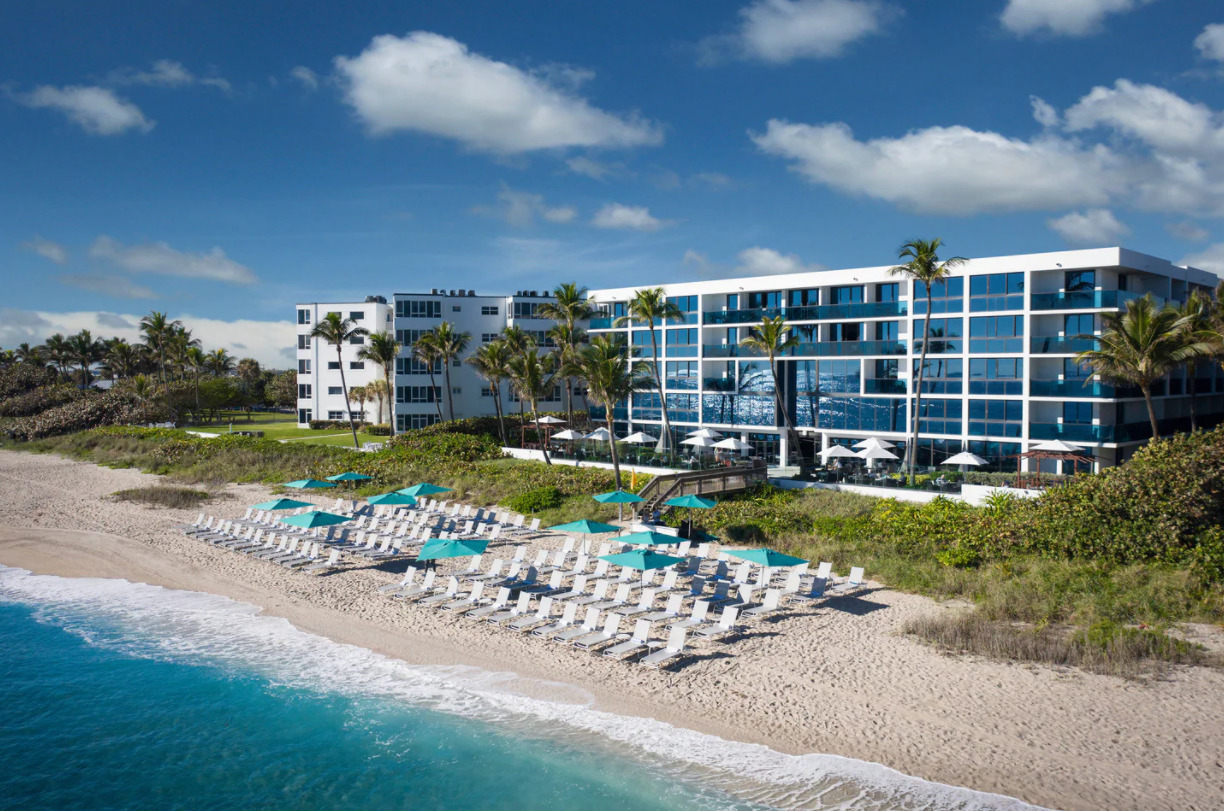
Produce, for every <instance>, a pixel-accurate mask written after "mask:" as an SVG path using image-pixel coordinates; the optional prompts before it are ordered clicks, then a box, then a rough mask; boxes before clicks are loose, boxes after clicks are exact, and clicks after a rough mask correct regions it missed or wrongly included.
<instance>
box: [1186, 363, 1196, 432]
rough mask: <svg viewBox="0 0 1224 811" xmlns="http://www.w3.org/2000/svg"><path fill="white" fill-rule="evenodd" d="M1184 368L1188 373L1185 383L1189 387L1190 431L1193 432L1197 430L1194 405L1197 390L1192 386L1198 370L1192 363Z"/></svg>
mask: <svg viewBox="0 0 1224 811" xmlns="http://www.w3.org/2000/svg"><path fill="white" fill-rule="evenodd" d="M1186 370H1187V371H1188V372H1189V373H1190V376H1189V379H1188V380H1187V381H1186V385H1187V386H1188V387H1189V389H1190V432H1191V433H1193V432H1195V431H1197V430H1198V409H1197V408H1195V407H1194V406H1195V402H1194V401H1195V400H1197V399H1198V392H1197V391H1196V390H1195V386H1194V376H1195V374H1196V373H1197V372H1198V370H1197V369H1196V368H1195V364H1193V363H1191V364H1189V365H1188V366H1187V367H1186Z"/></svg>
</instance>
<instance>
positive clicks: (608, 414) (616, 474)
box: [604, 407, 621, 490]
mask: <svg viewBox="0 0 1224 811" xmlns="http://www.w3.org/2000/svg"><path fill="white" fill-rule="evenodd" d="M604 422H605V423H607V425H608V447H609V448H610V449H611V451H612V478H613V479H615V481H616V489H617V490H619V489H621V474H620V457H619V456H617V454H616V432H615V431H613V430H612V408H611V407H609V408H608V409H607V411H605V412H604Z"/></svg>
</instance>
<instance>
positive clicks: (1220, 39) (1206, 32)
mask: <svg viewBox="0 0 1224 811" xmlns="http://www.w3.org/2000/svg"><path fill="white" fill-rule="evenodd" d="M1194 47H1195V48H1198V51H1199V53H1200V54H1202V55H1203V58H1204V59H1213V60H1215V61H1216V62H1224V23H1212V24H1211V25H1209V26H1207V27H1206V28H1204V29H1203V33H1201V34H1199V35H1198V36H1197V37H1195V38H1194Z"/></svg>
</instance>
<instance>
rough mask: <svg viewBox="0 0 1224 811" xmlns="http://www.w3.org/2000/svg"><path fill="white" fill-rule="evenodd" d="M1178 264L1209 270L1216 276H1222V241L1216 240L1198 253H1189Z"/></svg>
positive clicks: (1223, 258) (1223, 260) (1223, 251)
mask: <svg viewBox="0 0 1224 811" xmlns="http://www.w3.org/2000/svg"><path fill="white" fill-rule="evenodd" d="M1178 264H1181V265H1189V266H1190V267H1196V268H1200V269H1202V270H1209V271H1211V272H1212V273H1214V274H1215V275H1217V276H1224V242H1217V243H1216V244H1214V245H1212V246H1210V247H1208V248H1207V249H1205V250H1203V251H1202V252H1200V253H1196V254H1191V255H1190V256H1187V257H1186V258H1184V259H1182V260H1181V262H1179V263H1178Z"/></svg>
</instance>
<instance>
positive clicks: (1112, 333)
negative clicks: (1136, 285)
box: [1075, 293, 1212, 439]
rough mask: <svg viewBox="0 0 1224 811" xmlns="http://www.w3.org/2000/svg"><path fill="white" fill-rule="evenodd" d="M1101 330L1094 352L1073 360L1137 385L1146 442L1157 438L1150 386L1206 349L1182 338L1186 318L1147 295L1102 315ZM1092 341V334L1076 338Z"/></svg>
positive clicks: (1115, 379)
mask: <svg viewBox="0 0 1224 811" xmlns="http://www.w3.org/2000/svg"><path fill="white" fill-rule="evenodd" d="M1101 323H1102V324H1103V325H1104V327H1105V329H1104V330H1103V331H1102V332H1101V335H1100V337H1099V338H1097V340H1098V341H1099V342H1100V349H1090V350H1088V351H1086V352H1080V353H1079V354H1078V355H1076V356H1075V362H1076V363H1085V364H1088V365H1089V366H1091V367H1092V370H1093V371H1094V372H1096V373H1097V374H1098V375H1100V376H1101V377H1102V378H1103V379H1105V380H1107V381H1109V382H1111V383H1126V384H1130V385H1132V386H1138V387H1139V390H1140V391H1142V392H1143V399H1144V401H1146V403H1147V411H1148V420H1150V421H1151V423H1152V438H1153V439H1156V438H1158V437H1159V436H1160V426H1159V425H1158V424H1157V422H1156V409H1155V407H1154V406H1153V405H1152V384H1153V383H1155V382H1156V381H1157V380H1160V379H1161V378H1162V377H1164V376H1165V375H1167V374H1168V373H1169V372H1171V371H1173V370H1174V369H1176V368H1177V367H1178V366H1181V365H1182V364H1184V363H1186V362H1187V361H1189V360H1190V359H1191V358H1196V357H1203V356H1204V355H1206V354H1209V353H1210V352H1211V351H1212V345H1211V344H1210V343H1207V342H1205V341H1201V340H1197V339H1195V338H1194V337H1193V336H1190V335H1188V331H1187V320H1186V319H1185V318H1183V317H1182V316H1181V315H1180V314H1179V313H1178V311H1177V310H1175V309H1173V308H1172V307H1165V308H1163V309H1160V310H1158V309H1156V301H1155V300H1154V299H1153V298H1152V296H1151V294H1150V293H1149V294H1148V295H1146V296H1144V297H1143V298H1139V299H1132V300H1130V301H1128V302H1126V312H1124V313H1102V314H1101ZM1081 337H1094V336H1081Z"/></svg>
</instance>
